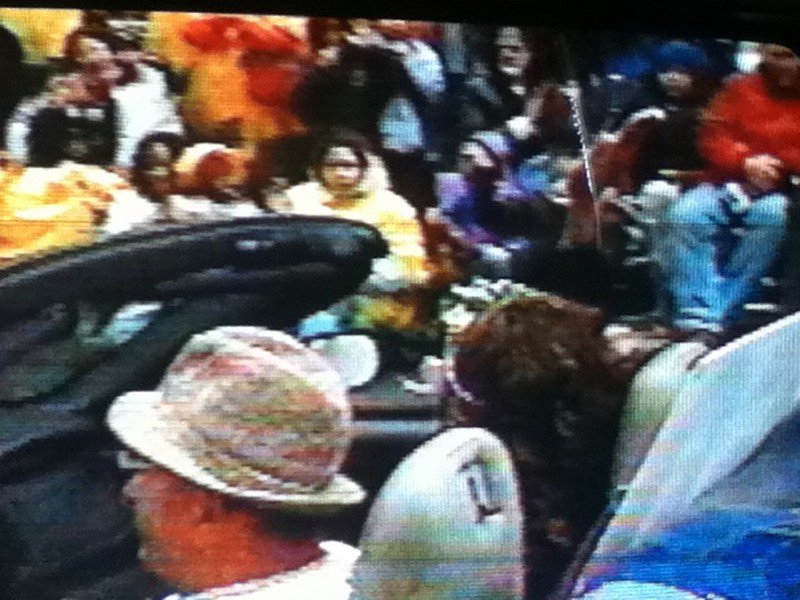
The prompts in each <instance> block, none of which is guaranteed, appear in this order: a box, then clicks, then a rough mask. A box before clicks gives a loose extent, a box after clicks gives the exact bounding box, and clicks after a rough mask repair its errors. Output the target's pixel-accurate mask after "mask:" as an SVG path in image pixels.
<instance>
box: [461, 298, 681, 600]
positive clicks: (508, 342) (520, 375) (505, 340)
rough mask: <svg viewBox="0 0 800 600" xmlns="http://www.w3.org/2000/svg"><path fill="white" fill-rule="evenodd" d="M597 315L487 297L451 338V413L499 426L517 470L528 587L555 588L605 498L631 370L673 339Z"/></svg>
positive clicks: (573, 306)
mask: <svg viewBox="0 0 800 600" xmlns="http://www.w3.org/2000/svg"><path fill="white" fill-rule="evenodd" d="M605 324H606V323H605V319H604V316H603V313H602V312H601V311H600V310H599V309H597V308H593V307H589V306H586V305H582V304H578V303H576V302H572V301H569V300H565V299H563V298H560V297H557V296H553V295H549V294H541V295H539V296H534V297H525V298H519V299H515V300H511V301H508V302H506V303H502V304H500V305H499V306H497V307H495V308H493V309H490V310H489V311H487V312H486V313H484V314H483V315H482V316H480V317H479V318H478V319H477V320H475V321H474V322H473V323H472V324H471V325H469V326H468V327H467V328H466V329H465V330H463V331H462V332H461V333H459V334H457V335H456V336H455V338H454V343H455V354H454V358H453V365H452V367H453V373H452V375H453V377H452V384H453V387H454V391H455V392H456V395H457V396H458V400H457V402H456V404H455V406H454V407H453V408H454V412H455V419H454V420H455V421H456V422H457V423H458V424H459V425H467V426H477V427H485V428H486V429H488V430H489V431H491V432H493V433H494V434H496V435H497V436H498V437H499V438H500V439H501V440H503V442H504V443H505V444H506V445H507V446H508V448H509V449H510V450H511V454H512V456H513V458H514V462H515V467H516V468H517V472H518V473H519V478H520V485H521V492H522V500H523V507H524V511H525V529H526V531H525V542H526V554H527V556H526V564H527V570H528V573H527V578H526V580H527V582H526V587H527V595H526V597H528V598H544V597H546V596H547V594H548V593H549V592H551V591H552V589H553V587H554V586H555V585H556V584H557V583H558V581H559V577H560V576H561V574H562V573H563V572H564V570H565V569H566V568H567V566H568V564H569V563H570V561H571V560H572V558H573V556H574V554H575V552H576V550H577V549H578V547H579V545H580V543H581V542H582V540H583V539H584V537H585V536H586V534H587V532H588V531H589V529H590V527H591V526H592V525H593V523H594V522H595V521H596V519H597V518H598V516H599V515H600V513H601V511H602V510H603V508H604V507H605V505H606V502H607V492H608V490H609V488H610V481H611V471H612V462H613V454H614V447H615V445H616V440H617V432H618V429H619V420H620V415H621V409H622V407H623V404H624V402H625V398H626V396H627V394H628V389H629V387H630V383H631V380H632V378H633V375H634V374H635V373H636V371H637V370H638V368H639V367H640V366H642V365H643V364H644V362H645V361H646V360H647V359H648V358H649V357H650V356H652V355H653V354H654V353H655V352H656V351H658V350H660V349H661V348H663V347H664V346H666V345H667V344H668V343H669V342H670V341H673V340H674V335H673V334H672V332H670V331H668V330H664V329H652V330H649V331H639V332H636V331H625V332H621V333H619V332H618V333H614V332H613V331H614V330H613V329H610V328H605Z"/></svg>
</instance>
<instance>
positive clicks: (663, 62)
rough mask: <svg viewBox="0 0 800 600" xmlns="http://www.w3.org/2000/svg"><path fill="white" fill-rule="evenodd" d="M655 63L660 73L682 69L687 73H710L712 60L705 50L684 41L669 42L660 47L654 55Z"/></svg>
mask: <svg viewBox="0 0 800 600" xmlns="http://www.w3.org/2000/svg"><path fill="white" fill-rule="evenodd" d="M653 63H654V64H655V67H656V69H658V70H659V71H665V70H667V69H670V68H675V67H678V68H681V69H684V70H686V71H690V72H694V71H710V70H711V60H710V59H709V57H708V54H707V53H706V51H705V50H703V48H701V47H700V46H696V45H695V44H690V43H689V42H683V41H672V42H667V43H665V44H662V45H661V46H659V47H658V48H657V49H656V51H655V54H654V55H653Z"/></svg>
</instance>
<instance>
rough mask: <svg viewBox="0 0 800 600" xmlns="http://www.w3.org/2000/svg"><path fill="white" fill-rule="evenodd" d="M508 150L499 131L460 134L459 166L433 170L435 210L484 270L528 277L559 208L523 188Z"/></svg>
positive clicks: (551, 243)
mask: <svg viewBox="0 0 800 600" xmlns="http://www.w3.org/2000/svg"><path fill="white" fill-rule="evenodd" d="M512 153H513V151H512V148H511V139H510V138H509V137H508V136H506V135H505V134H503V133H500V132H494V131H482V132H478V133H475V134H474V135H472V136H471V137H469V138H468V139H467V140H465V142H464V143H463V144H462V145H461V148H460V151H459V172H458V173H443V174H440V175H439V178H438V182H437V187H438V196H439V210H440V213H441V217H442V220H443V221H444V222H445V223H446V224H447V225H448V226H449V228H450V230H451V231H452V232H453V234H454V235H455V236H456V237H457V238H459V239H460V240H462V241H463V242H464V243H466V244H469V245H471V246H472V247H474V248H476V249H477V251H478V254H479V256H480V259H479V265H478V269H479V270H480V271H481V272H482V273H483V274H484V275H487V276H489V277H492V278H496V277H513V278H514V279H515V280H519V281H523V282H530V281H531V280H533V279H534V278H535V273H536V269H537V265H541V264H542V263H543V261H544V258H545V257H546V256H548V255H549V253H550V251H551V250H552V249H553V248H554V247H555V245H556V243H557V242H558V239H559V236H560V234H561V227H562V221H563V209H562V208H561V207H560V206H559V205H557V204H555V203H553V202H551V201H550V200H549V199H548V197H546V196H545V195H544V193H541V192H532V191H530V190H528V189H526V188H525V186H524V185H523V184H522V182H520V180H519V179H518V177H517V175H518V173H517V172H516V171H515V169H514V168H513V167H514V165H513V164H512V163H513V162H514V159H513V157H512Z"/></svg>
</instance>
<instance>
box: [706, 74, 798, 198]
mask: <svg viewBox="0 0 800 600" xmlns="http://www.w3.org/2000/svg"><path fill="white" fill-rule="evenodd" d="M698 146H699V150H700V154H701V155H702V156H703V158H704V159H705V160H706V161H708V167H709V172H708V175H709V178H710V179H711V180H712V181H715V182H723V181H730V180H741V179H743V178H744V174H743V164H744V160H745V158H747V157H749V156H754V155H758V154H769V155H771V156H774V157H776V158H778V159H780V160H781V161H782V162H783V163H784V165H785V167H786V174H787V175H790V174H800V95H795V96H793V97H788V96H787V97H782V98H781V97H776V96H775V95H774V94H771V93H770V90H769V89H768V87H767V85H766V83H765V81H764V78H763V77H762V76H761V75H760V74H753V75H744V76H737V77H734V78H733V79H731V80H730V81H728V82H727V83H726V84H725V85H724V86H723V88H722V89H721V90H720V92H719V93H718V94H717V95H716V96H715V97H714V98H713V99H712V101H711V104H710V105H709V107H708V109H707V111H706V115H705V118H704V119H703V122H702V124H701V126H700V130H699V132H698Z"/></svg>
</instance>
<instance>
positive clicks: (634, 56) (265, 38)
mask: <svg viewBox="0 0 800 600" xmlns="http://www.w3.org/2000/svg"><path fill="white" fill-rule="evenodd" d="M2 31H3V40H4V41H3V44H4V45H6V46H8V48H9V51H8V52H4V53H3V56H4V57H5V58H4V60H5V62H6V63H7V64H3V65H0V70H1V71H2V73H3V79H4V81H5V82H6V87H9V88H12V91H13V90H14V89H15V86H14V85H9V83H8V82H11V81H14V80H15V79H16V78H17V75H15V74H16V73H21V72H24V70H25V68H26V66H27V64H28V63H27V62H26V56H25V53H26V48H25V47H24V45H21V44H20V43H19V42H18V41H17V40H16V38H15V36H14V35H13V34H12V33H11V30H10V29H7V28H6V29H3V30H2ZM595 37H597V36H595ZM754 56H755V57H756V58H755V60H754V59H753V57H754ZM759 65H760V66H759ZM799 65H800V61H799V60H798V59H797V56H796V55H795V54H794V53H793V52H792V51H791V50H790V49H788V48H783V47H781V46H774V45H761V46H758V47H756V48H755V49H754V46H753V45H752V44H750V45H748V44H736V43H733V42H726V41H721V40H701V41H698V40H675V39H658V38H655V37H653V36H637V35H628V36H619V35H611V34H609V35H605V36H602V35H600V36H599V37H597V39H595V38H594V37H592V36H589V35H587V36H586V37H585V38H581V39H575V38H573V37H571V36H566V35H563V34H561V33H558V32H554V31H550V30H545V29H533V28H520V27H513V26H491V25H486V26H482V25H474V24H470V25H465V24H438V23H423V22H406V21H395V20H374V21H367V20H344V19H324V18H309V19H302V18H277V17H276V18H269V17H240V16H228V15H225V16H221V15H205V16H202V15H188V14H187V15H179V14H171V15H168V14H157V13H152V14H147V13H116V12H113V11H85V12H84V13H83V15H82V18H81V20H80V22H79V23H78V24H77V26H76V27H75V28H73V29H72V31H71V32H70V33H69V34H68V35H67V36H66V37H65V39H64V40H63V51H62V54H61V56H59V57H54V59H53V60H52V61H51V63H50V64H49V66H48V69H49V75H48V76H46V77H44V78H43V82H42V85H41V86H39V87H38V88H35V89H32V90H31V89H29V90H27V91H26V93H25V94H24V97H22V98H14V96H15V94H13V93H12V94H10V95H7V96H4V102H5V103H6V104H9V103H10V106H5V105H4V106H3V107H0V119H2V120H3V126H4V132H5V135H4V137H3V142H2V143H3V145H4V147H5V154H4V157H5V158H4V164H5V165H6V166H5V167H4V172H5V174H6V176H5V177H4V182H3V184H4V185H5V186H6V192H7V193H6V199H5V201H4V206H3V210H4V211H5V212H6V213H10V214H11V215H12V218H16V217H14V215H16V216H17V217H18V218H20V219H22V220H25V218H26V216H25V214H24V213H25V210H27V209H29V208H31V207H32V206H34V207H35V205H37V203H38V204H47V203H48V202H49V200H47V199H46V198H43V197H38V198H37V197H36V194H34V193H27V195H25V194H22V195H23V196H24V198H23V199H20V195H21V192H19V191H17V192H15V193H14V194H9V193H8V190H9V189H10V187H9V186H11V185H12V183H13V182H12V180H13V176H12V175H11V174H13V173H17V175H16V176H21V175H19V172H20V171H21V170H25V169H28V170H29V169H54V168H61V169H64V165H70V166H71V170H68V171H69V173H70V177H72V180H75V179H76V178H77V179H80V178H81V177H88V176H85V174H84V172H85V170H86V169H87V168H90V167H91V168H93V169H94V168H100V169H103V170H105V171H108V172H110V173H113V174H115V175H117V176H119V177H120V178H121V179H122V180H123V181H125V182H127V184H128V185H127V186H126V185H121V186H114V188H113V189H108V190H105V192H106V193H103V191H102V190H101V191H98V192H97V194H95V195H96V196H97V195H99V198H98V197H95V198H94V200H93V205H92V215H93V217H92V222H93V224H92V227H93V229H92V233H91V234H89V237H92V236H94V235H100V236H107V235H112V234H119V233H123V232H125V231H128V230H131V229H135V228H139V227H142V226H150V225H153V224H157V223H169V222H187V221H197V220H207V219H219V218H235V217H238V216H252V215H258V214H263V213H266V212H301V213H306V214H308V213H311V214H330V215H338V216H346V217H348V218H355V219H362V220H365V221H367V222H370V223H372V224H373V225H376V226H377V227H378V228H379V229H381V231H382V232H383V233H384V235H385V236H386V237H387V239H388V240H389V242H390V244H389V245H390V248H391V249H392V253H399V255H400V256H401V257H400V260H399V262H397V264H396V265H395V266H394V269H395V273H394V275H392V276H391V277H390V279H391V278H392V277H394V279H397V278H398V277H400V278H401V279H402V275H401V274H398V273H400V272H401V271H403V269H405V273H406V279H408V282H407V283H408V284H409V285H412V286H414V285H422V286H425V285H426V281H427V282H431V281H433V282H436V285H441V284H442V283H443V282H444V283H445V284H446V283H447V282H448V281H452V280H454V279H457V278H459V277H463V276H467V275H469V274H470V273H472V274H476V273H480V274H483V275H487V276H489V277H494V278H498V277H509V278H513V279H515V280H517V281H521V282H524V283H527V284H529V285H533V286H535V287H540V288H543V289H547V290H549V291H554V292H556V293H560V294H562V295H566V296H568V297H572V298H574V299H576V300H579V301H588V302H591V303H595V304H602V305H604V307H605V308H606V309H609V310H610V311H611V313H612V314H613V313H617V314H619V313H620V312H622V313H624V312H625V311H628V312H631V311H632V310H634V311H635V310H638V311H640V312H646V311H647V310H651V309H652V310H653V311H654V312H657V313H658V316H659V317H660V318H661V319H664V320H666V321H667V322H669V323H671V324H673V325H676V326H678V327H680V328H683V329H686V330H691V331H701V332H704V333H707V334H710V335H709V336H708V339H709V341H711V337H712V335H711V334H717V333H719V332H720V331H723V330H725V329H726V328H727V327H728V326H729V325H731V324H732V323H735V322H736V321H737V319H739V317H740V315H741V311H742V307H743V306H744V305H745V304H746V303H747V302H750V301H752V300H754V299H755V298H757V294H758V292H759V291H760V290H759V289H758V288H759V285H760V284H759V282H760V281H761V279H762V278H763V277H765V276H767V275H770V274H771V272H770V269H771V267H772V264H773V263H774V262H775V260H776V257H777V256H778V255H779V254H780V248H781V242H782V240H783V238H784V235H783V232H784V229H785V221H786V198H787V194H788V192H789V187H790V186H791V183H790V179H791V177H790V176H791V175H793V174H794V173H795V172H796V170H797V169H796V168H795V166H794V162H793V161H794V157H793V155H792V154H793V152H794V151H793V150H792V148H793V145H792V141H793V138H792V135H793V134H794V132H795V130H796V125H795V121H794V119H793V117H794V115H795V113H796V110H797V109H796V108H795V104H796V102H797V101H798V100H797V99H796V97H797V95H798V94H797V91H796V88H797V82H796V81H795V79H797V75H796V72H797V71H798V70H800V67H799ZM745 71H748V72H745ZM34 87H35V86H34ZM17 95H22V94H21V93H20V94H17ZM9 98H14V100H13V102H11V101H10V100H9V101H6V100H8V99H9ZM754 103H755V104H754ZM751 106H758V107H760V108H759V110H760V111H761V112H759V115H758V116H754V113H752V112H751V108H750V107H751ZM762 113H763V114H762ZM776 127H777V129H776ZM795 162H796V161H795ZM17 187H19V186H17ZM85 187H86V186H83V187H82V188H81V186H78V188H80V189H82V190H83V192H82V193H84V195H86V194H85V189H84V188H85ZM117 188H119V189H117ZM73 191H74V190H73ZM15 194H16V195H15ZM67 195H69V194H67ZM11 197H13V198H11ZM9 198H11V200H10V199H9ZM12 200H13V201H12ZM76 222H77V221H76ZM751 233H752V235H751ZM437 236H438V237H437ZM431 237H434V238H436V242H435V243H431ZM73 238H74V236H73V237H70V236H66V237H64V236H62V237H58V236H56V241H55V242H53V243H54V244H55V245H57V244H58V243H59V241H58V240H60V239H64V240H72V239H73ZM4 246H6V247H7V251H6V253H5V259H7V260H8V259H15V257H18V256H19V255H25V254H26V252H27V251H29V250H30V249H31V248H35V249H36V250H39V249H40V245H36V244H34V245H32V246H31V248H27V247H25V246H24V244H23V246H22V247H20V248H13V247H12V245H11V244H10V243H5V244H4ZM411 246H414V249H413V250H410V248H411ZM409 257H413V258H414V260H413V261H411V262H409ZM453 257H458V260H454V259H453ZM756 257H757V258H756ZM414 261H416V262H414ZM637 261H638V262H637ZM640 264H642V265H645V267H644V268H643V270H642V269H639V271H637V270H636V265H640ZM398 269H399V271H398ZM445 272H446V273H447V275H446V276H444V277H443V276H442V273H445ZM637 272H639V277H638V279H637V276H636V275H635V273H637ZM641 272H643V273H644V275H641ZM414 273H416V274H414ZM420 273H421V275H420ZM632 273H633V274H634V275H633V276H632V277H631V274H632ZM573 275H574V276H573ZM584 275H585V276H584ZM710 281H715V282H718V283H719V285H717V284H716V283H714V284H713V285H712V284H711V283H709V282H710ZM392 285H393V284H392ZM626 286H627V287H626ZM620 290H622V292H620ZM620 293H621V294H622V296H623V300H620ZM615 294H616V296H615ZM633 297H639V298H645V299H646V300H645V301H644V302H639V303H638V304H637V303H636V302H635V301H634V302H631V298H633ZM632 307H633V308H632Z"/></svg>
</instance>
